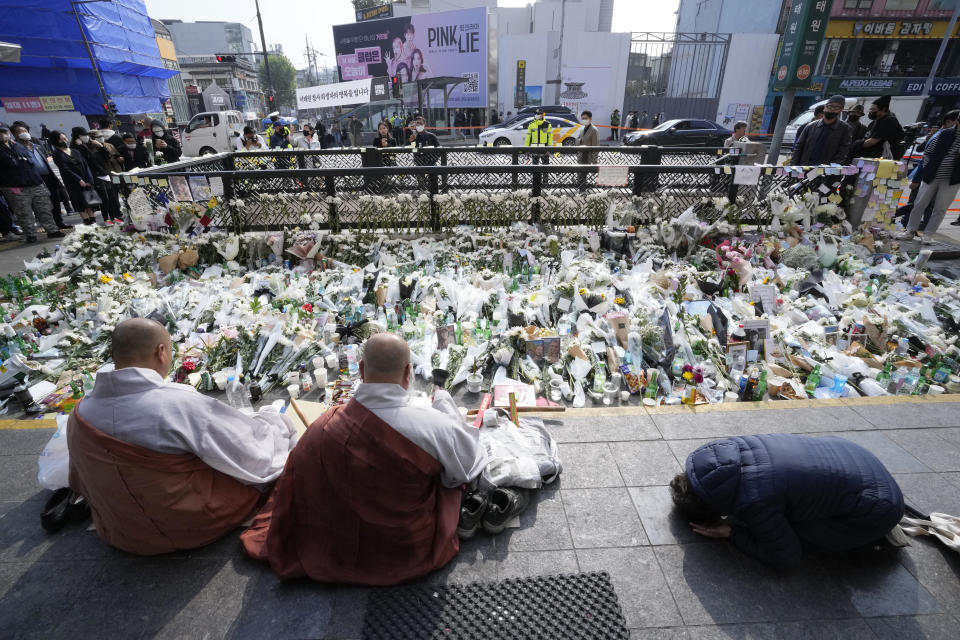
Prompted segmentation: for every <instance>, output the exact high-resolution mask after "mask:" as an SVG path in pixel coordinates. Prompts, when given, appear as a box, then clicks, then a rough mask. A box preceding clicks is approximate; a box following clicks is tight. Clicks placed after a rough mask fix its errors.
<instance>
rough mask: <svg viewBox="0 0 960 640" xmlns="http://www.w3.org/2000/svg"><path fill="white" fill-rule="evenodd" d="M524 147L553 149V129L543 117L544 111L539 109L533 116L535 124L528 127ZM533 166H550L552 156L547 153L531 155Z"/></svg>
mask: <svg viewBox="0 0 960 640" xmlns="http://www.w3.org/2000/svg"><path fill="white" fill-rule="evenodd" d="M524 145H526V146H528V147H552V146H553V127H551V126H550V123H549V122H547V121H546V119H545V118H544V117H543V109H537V112H536V113H535V114H534V116H533V122H531V123H530V125H529V126H528V127H527V139H526V141H525V142H524ZM530 158H531V161H532V162H533V164H550V156H549V154H547V153H546V152H543V153H531V154H530Z"/></svg>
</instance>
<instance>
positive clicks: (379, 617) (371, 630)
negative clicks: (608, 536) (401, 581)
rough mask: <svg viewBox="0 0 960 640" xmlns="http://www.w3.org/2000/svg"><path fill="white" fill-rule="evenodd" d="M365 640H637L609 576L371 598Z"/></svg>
mask: <svg viewBox="0 0 960 640" xmlns="http://www.w3.org/2000/svg"><path fill="white" fill-rule="evenodd" d="M363 637H364V639H365V640H387V639H391V640H392V639H395V638H403V639H407V638H411V639H413V638H425V639H426V638H429V639H431V640H432V639H434V638H450V639H462V640H467V639H476V640H488V639H491V638H496V639H498V640H506V639H511V640H512V639H517V640H520V639H527V638H551V639H556V640H567V639H569V640H580V639H594V638H595V639H597V640H611V639H616V638H629V637H630V634H629V632H628V631H627V628H626V622H625V621H624V619H623V613H622V612H621V611H620V604H619V602H618V601H617V594H616V592H615V591H614V590H613V585H612V584H611V583H610V576H609V575H607V573H606V572H594V573H572V574H559V575H549V576H537V577H533V578H516V579H509V580H503V581H501V582H490V583H485V582H473V583H470V584H467V585H450V586H429V585H426V586H411V587H390V588H386V589H378V590H375V591H373V592H372V593H371V595H370V600H369V601H368V603H367V612H366V617H365V619H364V627H363Z"/></svg>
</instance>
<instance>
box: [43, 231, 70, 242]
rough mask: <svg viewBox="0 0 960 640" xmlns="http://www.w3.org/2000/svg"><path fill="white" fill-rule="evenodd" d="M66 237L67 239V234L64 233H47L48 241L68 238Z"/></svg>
mask: <svg viewBox="0 0 960 640" xmlns="http://www.w3.org/2000/svg"><path fill="white" fill-rule="evenodd" d="M66 237H67V234H65V233H64V232H63V231H54V232H53V233H51V232H49V231H47V239H48V240H49V239H50V238H66Z"/></svg>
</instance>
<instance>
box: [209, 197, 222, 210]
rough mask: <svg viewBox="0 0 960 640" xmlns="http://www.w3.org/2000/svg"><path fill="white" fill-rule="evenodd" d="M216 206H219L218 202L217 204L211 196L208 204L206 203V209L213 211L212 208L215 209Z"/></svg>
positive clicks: (215, 199)
mask: <svg viewBox="0 0 960 640" xmlns="http://www.w3.org/2000/svg"><path fill="white" fill-rule="evenodd" d="M218 204H219V202H217V196H211V197H210V202H208V203H207V208H208V209H213V208H214V207H216V206H217V205H218Z"/></svg>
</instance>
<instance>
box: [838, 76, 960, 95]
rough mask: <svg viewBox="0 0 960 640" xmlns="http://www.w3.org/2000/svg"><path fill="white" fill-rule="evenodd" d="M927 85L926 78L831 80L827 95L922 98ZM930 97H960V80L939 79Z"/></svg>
mask: <svg viewBox="0 0 960 640" xmlns="http://www.w3.org/2000/svg"><path fill="white" fill-rule="evenodd" d="M925 83H926V78H830V81H829V82H828V83H827V91H826V93H840V94H843V95H845V96H879V95H884V94H889V95H895V96H922V95H923V87H924V84H925ZM951 87H952V88H951ZM930 95H934V96H936V95H942V96H952V95H960V78H937V79H936V80H935V81H934V83H933V89H932V90H931V91H930Z"/></svg>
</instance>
